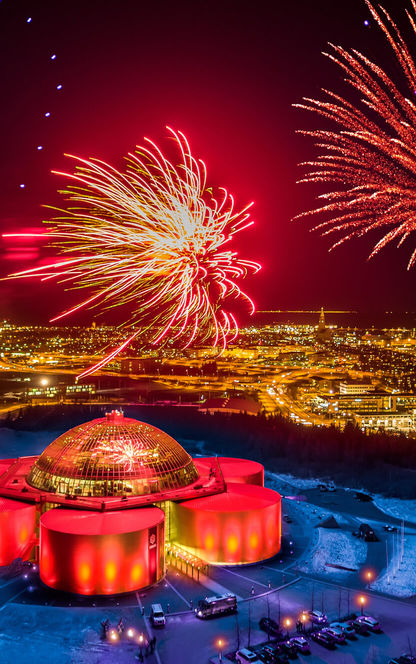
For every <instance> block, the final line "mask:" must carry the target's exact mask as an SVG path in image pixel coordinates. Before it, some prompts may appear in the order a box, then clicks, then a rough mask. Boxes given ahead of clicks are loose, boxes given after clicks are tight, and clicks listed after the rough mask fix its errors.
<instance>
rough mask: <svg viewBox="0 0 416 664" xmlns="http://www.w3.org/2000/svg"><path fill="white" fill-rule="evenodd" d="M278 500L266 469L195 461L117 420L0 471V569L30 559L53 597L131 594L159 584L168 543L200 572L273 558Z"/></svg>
mask: <svg viewBox="0 0 416 664" xmlns="http://www.w3.org/2000/svg"><path fill="white" fill-rule="evenodd" d="M280 503H281V498H280V495H279V494H278V493H277V492H275V491H272V490H271V489H266V488H264V486H263V467H262V466H261V464H258V463H255V462H251V461H246V460H244V459H228V458H223V457H220V458H218V457H206V458H201V457H198V459H192V457H191V456H190V455H189V454H188V452H187V451H186V450H185V449H184V448H183V447H182V446H181V445H180V444H179V443H178V442H177V441H176V440H174V439H173V438H172V437H171V436H169V435H168V434H167V433H165V432H164V431H161V430H160V429H158V428H157V427H154V426H152V425H150V424H146V423H144V422H139V421H138V420H135V419H132V418H128V417H124V415H123V413H122V412H120V411H113V412H112V413H107V414H106V416H105V417H102V418H98V419H94V420H91V421H90V422H85V423H84V424H81V425H79V426H76V427H74V428H72V429H70V430H69V431H67V432H65V433H63V434H62V435H60V436H59V437H58V438H57V439H56V440H54V441H53V442H52V443H51V444H50V445H49V446H48V447H47V448H46V449H45V450H44V451H43V453H42V454H41V455H40V456H39V457H23V458H21V459H8V460H2V461H1V462H0V541H1V542H2V550H1V556H0V565H5V564H10V562H12V560H13V559H14V558H16V557H17V556H20V557H22V558H23V559H29V558H34V559H36V560H38V561H39V572H40V577H41V579H42V581H43V582H44V583H45V584H46V585H48V586H50V587H52V588H56V589H59V590H64V591H67V592H72V593H78V594H81V595H94V594H97V595H98V594H102V595H107V594H117V593H123V592H131V591H133V590H140V589H142V588H145V587H148V586H150V585H153V584H154V583H157V582H158V581H159V580H160V579H161V578H162V577H163V576H164V573H165V548H167V549H169V547H171V546H172V545H173V546H175V547H176V550H177V551H178V550H181V551H183V553H184V555H186V556H188V555H194V556H199V557H200V559H201V560H202V561H203V562H204V564H217V565H220V564H244V563H247V562H250V563H253V562H259V561H261V560H264V559H266V558H270V557H272V556H274V555H275V554H276V553H277V552H278V551H279V549H280V532H281V505H280ZM36 513H37V516H36ZM10 533H12V534H13V537H12V536H11V535H10Z"/></svg>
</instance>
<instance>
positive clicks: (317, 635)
mask: <svg viewBox="0 0 416 664" xmlns="http://www.w3.org/2000/svg"><path fill="white" fill-rule="evenodd" d="M311 639H313V640H314V641H316V643H319V644H320V645H321V646H324V647H325V648H329V649H330V650H334V648H335V641H334V639H333V638H332V636H330V635H329V634H325V632H322V630H321V631H318V632H312V634H311Z"/></svg>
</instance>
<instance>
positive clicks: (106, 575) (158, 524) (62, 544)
mask: <svg viewBox="0 0 416 664" xmlns="http://www.w3.org/2000/svg"><path fill="white" fill-rule="evenodd" d="M164 520H165V515H164V513H163V511H162V510H161V509H159V508H158V507H146V508H139V509H131V510H126V511H124V512H118V511H115V512H104V513H100V512H86V511H78V510H68V509H64V508H55V509H52V510H49V512H46V513H45V514H43V515H42V517H41V520H40V559H39V571H40V577H41V579H42V581H43V582H44V583H46V585H48V586H50V587H52V588H57V589H59V590H64V591H67V592H72V593H79V594H81V595H113V594H115V593H124V592H131V591H133V590H137V589H138V588H144V587H146V586H150V585H152V584H154V583H157V581H159V580H160V579H161V578H162V576H163V574H164V546H165V537H164Z"/></svg>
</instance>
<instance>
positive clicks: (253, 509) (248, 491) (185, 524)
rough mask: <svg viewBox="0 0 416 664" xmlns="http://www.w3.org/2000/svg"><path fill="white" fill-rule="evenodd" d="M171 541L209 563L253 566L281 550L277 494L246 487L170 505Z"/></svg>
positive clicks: (241, 485)
mask: <svg viewBox="0 0 416 664" xmlns="http://www.w3.org/2000/svg"><path fill="white" fill-rule="evenodd" d="M171 519H172V522H174V523H175V529H176V530H175V532H176V536H175V542H176V543H177V544H178V545H179V546H181V547H183V548H185V549H186V550H188V551H190V552H191V553H193V554H194V555H196V556H198V557H200V558H202V559H203V560H207V561H208V562H210V563H214V564H240V563H254V562H258V561H261V560H265V559H266V558H271V557H272V556H274V555H275V554H276V553H277V552H278V551H279V549H280V537H281V496H280V495H279V494H278V493H277V492H276V491H272V489H266V488H264V487H259V486H254V485H250V484H232V483H230V484H227V491H226V493H221V494H217V495H214V496H206V497H203V498H196V499H194V500H189V501H184V502H181V503H175V504H174V505H173V507H172V516H171Z"/></svg>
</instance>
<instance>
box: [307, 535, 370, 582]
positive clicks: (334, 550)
mask: <svg viewBox="0 0 416 664" xmlns="http://www.w3.org/2000/svg"><path fill="white" fill-rule="evenodd" d="M366 557H367V545H366V544H365V542H362V541H361V540H355V539H353V538H352V536H351V535H347V534H346V533H343V532H341V531H339V530H336V531H331V530H325V529H324V528H320V529H319V536H318V542H317V544H316V545H315V547H314V549H313V550H312V552H311V559H310V561H303V562H302V563H301V565H300V567H299V569H300V570H301V571H302V572H309V573H312V574H322V575H325V576H331V577H333V578H337V577H338V578H339V577H345V575H347V574H350V573H351V572H349V571H347V570H340V569H335V568H333V567H327V564H328V563H330V564H332V565H342V566H343V567H348V568H350V569H358V568H359V567H360V565H362V564H363V563H364V561H365V559H366Z"/></svg>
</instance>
